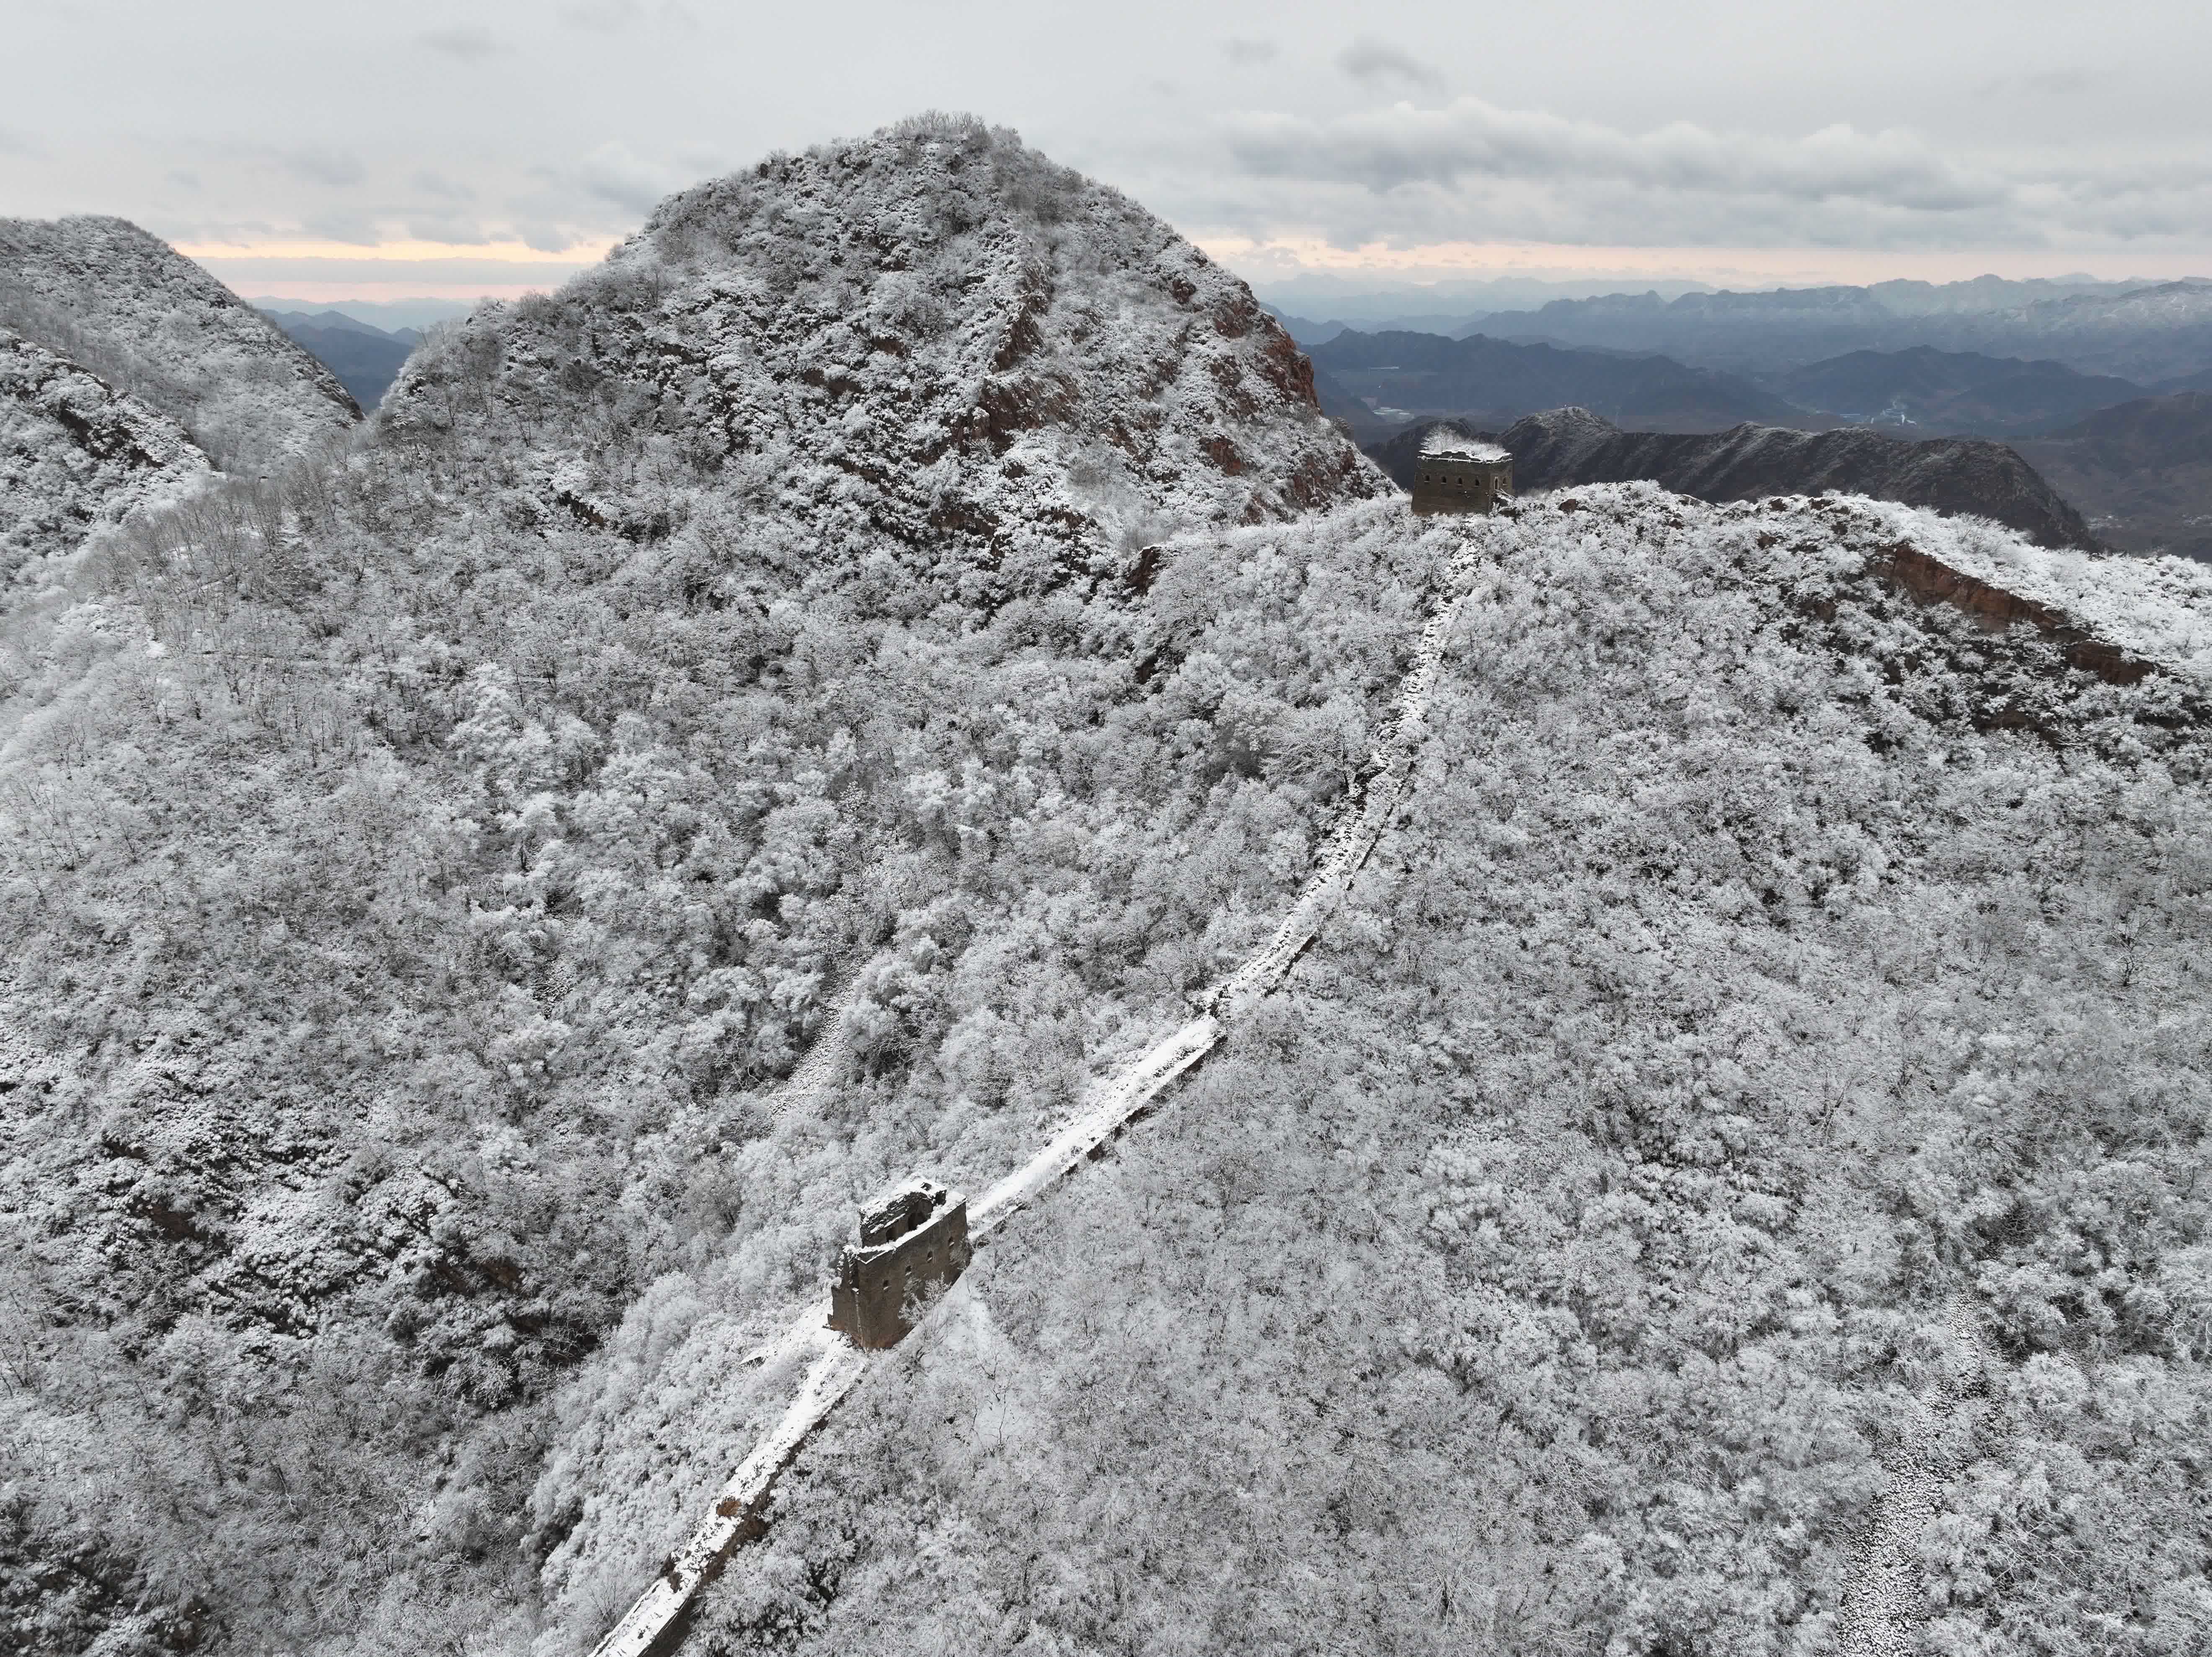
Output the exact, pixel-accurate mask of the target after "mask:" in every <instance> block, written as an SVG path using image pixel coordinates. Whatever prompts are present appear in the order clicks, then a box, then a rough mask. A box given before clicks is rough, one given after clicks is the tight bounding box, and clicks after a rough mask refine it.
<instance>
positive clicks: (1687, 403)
mask: <svg viewBox="0 0 2212 1657" xmlns="http://www.w3.org/2000/svg"><path fill="white" fill-rule="evenodd" d="M1312 357H1313V361H1314V367H1315V368H1316V370H1317V371H1320V372H1324V373H1328V374H1329V375H1330V376H1331V377H1332V379H1334V381H1335V382H1336V383H1337V384H1339V385H1343V386H1344V387H1345V388H1346V390H1347V391H1351V392H1352V393H1353V394H1354V395H1355V396H1358V397H1367V396H1370V395H1371V396H1373V397H1375V398H1376V399H1377V400H1378V401H1381V402H1383V403H1386V404H1391V405H1393V406H1395V407H1398V408H1402V409H1407V410H1417V411H1419V410H1425V411H1430V412H1437V411H1441V412H1445V413H1462V412H1465V413H1471V414H1481V415H1494V416H1515V415H1521V414H1528V413H1531V412H1534V410H1539V409H1556V408H1559V407H1560V406H1561V405H1562V404H1579V405H1581V406H1583V407H1585V408H1589V409H1592V410H1596V411H1597V412H1598V413H1600V414H1602V415H1605V416H1608V417H1610V418H1613V419H1617V420H1626V419H1634V420H1662V421H1668V422H1686V423H1712V422H1726V423H1732V422H1736V421H1740V420H1778V419H1787V418H1788V417H1789V416H1791V415H1792V414H1794V413H1796V412H1797V411H1796V410H1795V409H1794V408H1792V407H1791V405H1790V404H1787V403H1785V402H1784V401H1783V400H1782V399H1781V398H1778V397H1775V396H1773V395H1771V393H1769V392H1765V391H1760V390H1759V388H1758V387H1757V386H1755V385H1750V384H1748V383H1747V382H1745V381H1742V380H1739V379H1734V378H1732V377H1731V376H1729V375H1725V374H1715V373H1711V372H1709V371H1707V370H1704V369H1699V368H1686V367H1683V366H1682V365H1681V364H1680V363H1679V362H1674V361H1669V360H1668V359H1667V358H1665V357H1635V356H1620V355H1613V354H1610V353H1605V352H1596V351H1574V350H1561V349H1558V348H1557V347H1555V346H1551V345H1516V344H1514V343H1510V342H1509V341H1506V340H1501V339H1491V338H1487V337H1485V336H1483V335H1480V334H1476V335H1473V336H1471V337H1468V338H1465V339H1449V338H1446V337H1444V336H1443V335H1441V334H1418V333H1402V332H1400V333H1379V334H1365V333H1360V332H1358V331H1352V330H1347V331H1345V332H1343V333H1340V334H1339V335H1337V336H1336V337H1334V338H1333V339H1331V340H1329V341H1328V342H1327V343H1324V344H1321V345H1316V347H1315V348H1314V349H1313V352H1312ZM1332 412H1339V413H1341V412H1346V411H1345V410H1332ZM1357 412H1358V414H1359V415H1360V416H1362V417H1364V419H1366V420H1369V421H1370V422H1371V421H1372V420H1373V419H1374V416H1372V415H1369V414H1367V413H1366V412H1365V410H1364V409H1361V410H1358V411H1357Z"/></svg>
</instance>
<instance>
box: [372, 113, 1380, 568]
mask: <svg viewBox="0 0 2212 1657" xmlns="http://www.w3.org/2000/svg"><path fill="white" fill-rule="evenodd" d="M384 419H385V422H386V428H387V429H388V430H389V431H390V432H391V433H392V434H393V436H394V437H395V438H396V439H398V440H402V441H415V440H422V441H428V440H430V439H431V437H432V436H433V434H435V436H436V438H437V439H438V440H440V441H441V442H445V443H452V444H459V445H467V444H471V443H487V444H499V445H501V446H505V447H506V448H507V449H508V450H510V451H512V452H516V453H518V454H520V455H526V457H527V458H526V460H525V461H524V462H523V463H522V464H524V465H525V467H526V487H527V489H528V490H529V494H530V499H531V500H532V502H533V504H534V507H536V509H538V510H539V511H542V512H543V513H546V514H548V515H550V516H552V517H558V518H565V519H567V520H568V521H581V522H586V523H593V524H601V523H603V524H605V525H610V526H613V527H616V528H617V529H619V531H621V532H622V533H623V534H624V535H626V536H629V537H631V538H633V539H640V540H650V539H652V538H654V537H656V536H657V535H659V534H661V533H665V525H668V524H669V523H671V521H672V517H671V514H672V513H675V512H676V511H677V510H678V508H677V507H676V501H677V500H678V498H679V497H680V496H681V495H682V493H683V491H684V489H686V488H689V487H695V485H692V484H691V483H690V481H689V478H690V477H705V476H713V477H714V488H715V490H716V492H717V494H718V495H719V496H720V497H721V498H724V499H728V500H742V501H745V502H746V504H747V506H748V507H749V508H750V509H752V510H755V511H758V512H762V513H768V514H769V515H771V516H774V517H777V518H781V519H787V520H788V521H789V522H791V523H792V525H793V527H794V531H796V530H797V528H798V526H799V525H804V526H805V532H806V533H809V534H813V535H820V534H823V533H828V534H831V535H835V536H848V537H861V538H867V537H873V538H876V539H879V540H883V541H885V542H887V543H892V544H896V545H897V546H899V547H902V548H903V549H907V555H908V557H910V558H911V559H913V560H915V563H914V564H913V565H912V566H911V568H912V569H913V571H914V573H915V574H924V575H926V576H927V578H928V579H930V580H932V581H933V583H942V584H944V585H943V590H944V591H945V592H953V591H958V592H963V593H969V592H982V591H984V590H985V589H990V590H1009V589H1018V588H1024V587H1028V588H1034V587H1036V586H1040V585H1046V584H1050V583H1051V582H1054V581H1055V580H1060V579H1061V578H1062V577H1063V576H1064V574H1066V569H1067V568H1068V567H1070V565H1071V564H1073V565H1079V566H1083V567H1085V568H1091V567H1095V568H1097V569H1098V570H1104V569H1107V568H1118V567H1119V562H1118V561H1123V560H1126V559H1127V557H1128V556H1129V555H1131V554H1133V552H1134V550H1135V549H1136V548H1138V547H1139V546H1140V545H1142V544H1143V543H1145V542H1146V541H1147V540H1149V539H1153V538H1157V537H1158V536H1159V535H1161V534H1163V533H1165V532H1166V531H1168V530H1169V529H1170V528H1171V527H1181V526H1185V525H1190V524H1192V523H1199V522H1212V523H1221V524H1232V523H1251V522H1258V521H1264V520H1267V519H1277V518H1281V517H1284V516H1286V515H1288V514H1291V513H1296V512H1301V511H1308V510H1312V509H1315V508H1317V507H1327V506H1330V505H1334V504H1335V503H1337V502H1340V501H1346V500H1353V499H1359V498H1362V497H1364V496H1367V495H1372V494H1374V493H1375V492H1376V490H1377V489H1381V488H1383V487H1384V486H1383V484H1382V483H1381V480H1380V479H1379V478H1377V477H1376V475H1375V473H1374V471H1373V470H1372V469H1371V468H1370V467H1369V466H1367V465H1366V464H1365V463H1364V461H1363V460H1362V459H1361V458H1359V457H1358V454H1357V452H1355V451H1354V450H1352V447H1351V446H1349V445H1348V444H1347V443H1346V441H1345V440H1344V439H1343V437H1342V436H1341V435H1340V434H1339V433H1338V432H1337V431H1336V429H1335V428H1333V427H1331V426H1330V425H1329V424H1328V422H1326V421H1325V420H1323V419H1322V416H1321V412H1320V410H1319V408H1318V406H1317V405H1316V402H1315V400H1314V397H1313V391H1312V380H1311V371H1310V368H1309V367H1308V365H1307V363H1306V361H1305V359H1304V357H1303V356H1301V355H1299V353H1298V351H1297V347H1296V346H1295V345H1294V344H1293V343H1291V339H1290V337H1289V336H1288V335H1287V334H1285V332H1284V331H1282V329H1281V328H1280V327H1279V325H1277V324H1276V323H1275V321H1274V319H1273V318H1272V317H1270V316H1269V315H1267V313H1266V312H1265V311H1263V310H1261V308H1260V307H1259V306H1258V305H1257V304H1256V303H1255V300H1253V298H1252V295H1251V294H1250V292H1249V290H1248V289H1247V288H1245V286H1244V284H1243V282H1239V281H1238V280H1237V278H1236V277H1234V276H1231V275H1230V274H1229V273H1228V272H1227V271H1225V270H1222V269H1221V268H1220V267H1219V266H1218V265H1217V264H1213V263H1212V261H1211V260H1209V259H1208V258H1206V256H1205V255H1204V254H1203V253H1201V252H1200V251H1199V250H1198V249H1197V248H1195V247H1194V246H1191V245H1190V244H1189V243H1188V242H1186V241H1184V240H1182V238H1180V237H1178V236H1176V234H1174V233H1173V232H1172V231H1171V230H1170V229H1169V228H1167V227H1166V226H1165V225H1164V224H1162V223H1161V222H1159V221H1158V220H1157V219H1155V218H1153V217H1152V216H1151V215H1149V214H1146V212H1144V211H1143V209H1140V208H1139V207H1137V206H1136V205H1135V204H1134V203H1131V202H1130V201H1128V200H1127V198H1126V197H1122V196H1121V195H1120V194H1118V193H1117V192H1115V191H1112V190H1109V189H1108V188H1106V187H1104V186H1103V185H1097V184H1094V183H1091V181H1089V180H1087V179H1083V178H1081V177H1080V176H1079V175H1078V174H1075V173H1071V172H1068V171H1066V170H1065V169H1063V168H1060V167H1054V166H1053V165H1052V164H1051V163H1049V162H1048V161H1044V160H1043V159H1042V158H1041V157H1038V156H1036V155H1033V154H1030V153H1029V152H1027V151H1024V150H1020V149H1017V148H1012V147H1008V146H1003V145H996V144H993V143H978V142H976V141H975V140H973V139H972V137H966V136H962V135H959V134H955V133H950V132H949V133H948V134H947V135H946V136H945V137H927V136H917V135H914V134H904V135H900V136H896V137H888V136H887V137H877V138H874V139H870V140H867V141H864V142H861V143H854V144H849V145H843V146H837V147H833V148H830V149H822V150H817V151H814V152H811V153H810V154H808V155H802V156H793V157H778V158H775V159H773V160H771V161H766V162H763V164H762V165H761V166H760V167H758V168H757V169H755V170H754V171H753V172H751V173H744V174H739V175H737V176H735V177H732V178H728V179H720V180H717V181H715V182H714V183H712V184H708V185H702V186H700V187H699V188H697V189H696V190H693V191H687V192H686V193H684V194H683V195H681V196H678V197H673V198H672V199H671V200H670V201H669V202H667V203H665V204H664V205H663V206H662V207H661V208H660V209H659V210H658V211H657V212H656V213H655V214H654V215H653V218H652V219H651V221H650V222H648V223H647V226H646V228H645V229H644V231H643V232H642V233H641V234H639V235H638V236H637V237H635V238H634V239H633V240H630V241H629V242H628V243H627V244H625V245H624V246H622V247H620V248H618V249H617V250H616V252H614V253H613V254H612V255H611V257H610V258H608V260H607V262H606V264H605V265H604V266H603V267H602V268H601V269H600V270H598V271H596V272H593V273H591V274H590V275H587V276H584V277H582V278H580V279H579V280H578V281H577V282H574V283H571V284H570V285H569V287H568V288H566V289H564V290H563V291H562V293H561V294H557V295H555V296H553V297H550V298H548V299H544V300H525V301H522V302H521V303H520V304H518V305H515V306H513V307H502V308H495V309H487V310H486V311H483V312H479V313H477V315H476V316H474V317H472V318H471V319H470V320H469V321H468V322H467V323H465V324H464V325H459V327H457V328H455V329H453V330H452V331H449V332H448V333H447V335H446V336H444V337H442V338H441V339H440V340H438V341H436V342H434V343H433V344H432V345H431V346H430V347H428V349H424V350H423V351H422V352H421V353H420V354H418V355H416V357H415V359H414V360H413V361H411V362H410V364H409V366H408V367H407V369H406V370H405V371H404V373H403V374H402V376H401V378H400V379H399V380H398V382H397V383H395V385H393V386H392V390H391V391H390V392H389V393H387V395H386V400H385V404H384ZM617 427H618V428H620V429H622V430H623V431H624V432H626V433H628V434H630V435H631V437H632V439H633V440H632V441H629V442H628V443H625V444H623V445H620V446H613V447H612V448H611V447H610V446H609V445H608V444H607V442H606V441H605V435H606V434H607V433H608V432H609V431H610V430H611V429H613V428H617ZM687 474H688V476H687ZM821 562H822V564H823V568H824V569H825V570H832V569H838V568H839V563H838V561H837V560H836V559H834V558H829V557H823V558H821ZM847 574H849V572H842V571H840V574H839V579H845V577H846V575H847Z"/></svg>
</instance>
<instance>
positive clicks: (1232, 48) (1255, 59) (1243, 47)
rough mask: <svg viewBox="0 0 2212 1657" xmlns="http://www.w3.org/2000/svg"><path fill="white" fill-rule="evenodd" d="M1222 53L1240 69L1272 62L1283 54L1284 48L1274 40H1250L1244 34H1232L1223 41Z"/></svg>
mask: <svg viewBox="0 0 2212 1657" xmlns="http://www.w3.org/2000/svg"><path fill="white" fill-rule="evenodd" d="M1221 55H1222V56H1223V57H1224V58H1227V59H1228V60H1229V61H1230V62H1231V63H1232V64H1236V65H1237V68H1239V69H1250V68H1252V67H1253V66H1254V65H1255V64H1271V63H1273V62H1274V60H1275V59H1276V58H1279V57H1280V56H1281V55H1282V48H1280V47H1279V46H1277V45H1276V44H1275V43H1274V42H1273V40H1250V39H1245V38H1243V36H1242V35H1231V37H1230V38H1229V39H1226V40H1224V41H1223V42H1222V43H1221Z"/></svg>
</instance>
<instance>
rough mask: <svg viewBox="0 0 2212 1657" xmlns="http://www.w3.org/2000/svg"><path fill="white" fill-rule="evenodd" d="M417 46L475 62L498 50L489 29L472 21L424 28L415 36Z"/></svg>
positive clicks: (449, 56) (467, 61) (463, 60)
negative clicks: (455, 25)
mask: <svg viewBox="0 0 2212 1657" xmlns="http://www.w3.org/2000/svg"><path fill="white" fill-rule="evenodd" d="M415 41H416V45H417V46H428V48H429V49H430V50H431V51H433V52H443V53H444V54H445V55H446V56H447V57H448V58H459V59H460V60H461V61H462V62H463V63H469V64H477V63H482V62H483V60H484V59H485V58H489V57H491V56H493V55H494V54H495V53H496V52H498V51H499V50H500V45H499V42H498V41H497V40H495V39H493V38H492V33H491V31H490V30H489V29H485V28H478V27H476V26H475V25H474V24H472V23H469V24H463V25H461V26H460V27H457V28H448V29H425V30H424V31H423V32H422V33H420V34H418V35H416V37H415Z"/></svg>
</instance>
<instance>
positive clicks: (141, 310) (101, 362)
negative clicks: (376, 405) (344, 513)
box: [0, 218, 361, 477]
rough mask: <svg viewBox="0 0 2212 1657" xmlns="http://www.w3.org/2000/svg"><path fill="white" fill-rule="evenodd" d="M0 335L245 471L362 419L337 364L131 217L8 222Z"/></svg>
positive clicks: (1, 246)
mask: <svg viewBox="0 0 2212 1657" xmlns="http://www.w3.org/2000/svg"><path fill="white" fill-rule="evenodd" d="M0 326H6V327H9V328H12V329H14V330H15V331H16V332H17V333H19V334H21V335H23V336H24V337H27V338H29V339H33V340H36V341H37V342H38V343H40V344H42V345H45V346H46V347H48V348H49V349H52V350H55V351H58V352H59V353H60V354H61V355H64V356H67V357H69V358H70V359H71V360H72V361H76V362H80V363H82V364H83V365H84V366H85V367H88V368H89V369H91V370H92V371H93V372H94V373H96V374H98V375H99V376H100V378H101V379H105V380H106V381H107V382H108V383H109V384H110V385H114V386H117V387H118V388H119V389H121V390H123V391H128V392H130V393H131V395H132V396H134V397H137V398H139V399H140V400H141V401H142V402H144V403H146V404H150V405H151V406H152V407H154V408H155V409H157V410H160V411H161V413H162V414H164V415H167V416H168V417H169V418H170V419H172V420H173V421H175V422H178V423H179V425H181V426H183V427H184V428H185V430H186V431H187V432H189V433H191V437H192V440H193V441H194V442H195V443H197V444H198V445H199V446H200V447H201V448H202V449H204V451H206V452H207V453H208V455H209V457H210V458H211V459H213V461H214V462H215V464H216V466H218V467H219V468H221V469H222V470H224V471H228V472H234V473H237V474H239V475H240V476H249V477H250V476H264V475H266V474H268V473H270V472H271V471H273V470H276V469H277V468H278V467H280V466H281V465H283V464H284V463H285V462H286V461H287V460H288V459H291V458H296V457H298V456H300V455H303V454H307V453H308V452H312V451H313V449H314V448H315V447H316V446H317V445H319V444H320V443H323V442H325V441H326V440H329V439H330V438H331V437H332V436H335V435H336V434H338V433H340V432H343V431H344V430H345V429H346V428H347V427H349V426H350V425H352V424H353V423H354V422H356V421H357V420H358V419H360V417H361V410H360V409H359V408H358V407H357V406H356V404H355V403H354V400H353V398H351V397H349V396H348V395H347V393H346V390H345V388H344V387H343V385H339V384H338V382H337V379H336V377H335V376H333V375H332V374H331V372H330V370H329V369H327V368H325V367H323V365H322V364H321V363H319V362H318V361H315V359H314V358H313V356H311V355H308V354H307V352H306V351H304V350H302V349H301V348H300V347H299V346H298V345H296V344H295V343H293V342H292V341H291V340H289V339H288V338H286V337H284V335H283V332H282V331H280V330H279V329H277V328H276V327H275V326H274V325H272V324H270V322H269V320H268V319H266V318H264V317H263V316H262V315H261V314H260V313H258V312H256V311H254V310H253V309H252V307H249V306H247V305H246V303H245V302H244V301H243V300H240V299H239V298H238V296H237V295H236V294H233V293H232V292H231V291H230V290H229V289H228V288H225V287H224V286H223V285H222V283H221V282H217V281H216V279H215V278H214V277H213V276H210V275H209V274H208V273H207V272H206V271H205V270H202V269H201V268H200V267H199V266H198V265H197V264H193V263H192V262H191V260H190V259H188V258H185V257H183V256H182V255H181V254H179V253H178V252H176V251H175V250H174V249H173V248H171V247H170V246H168V245H167V243H165V242H162V241H161V240H157V239H156V238H155V237H153V236H149V235H148V234H146V233H145V232H144V231H143V230H141V229H139V228H137V226H136V225H133V224H129V223H126V222H125V221H123V220H121V219H106V218H70V219H55V220H37V219H0Z"/></svg>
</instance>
